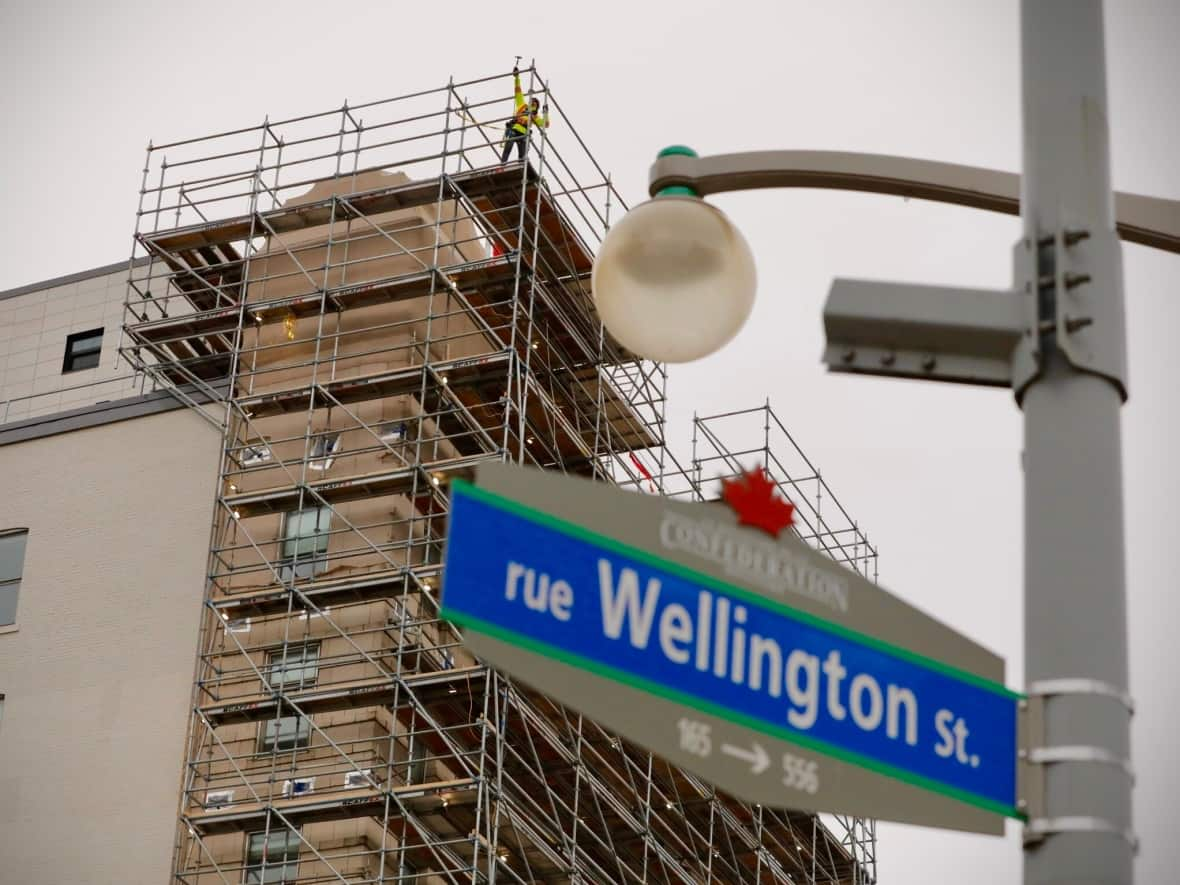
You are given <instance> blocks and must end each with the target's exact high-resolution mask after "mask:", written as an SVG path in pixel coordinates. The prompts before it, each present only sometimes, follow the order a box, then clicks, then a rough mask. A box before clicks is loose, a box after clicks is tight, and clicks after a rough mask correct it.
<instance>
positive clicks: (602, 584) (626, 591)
mask: <svg viewBox="0 0 1180 885" xmlns="http://www.w3.org/2000/svg"><path fill="white" fill-rule="evenodd" d="M598 594H599V599H600V600H601V602H602V632H603V633H605V634H606V635H607V636H608V637H610V638H611V639H618V638H619V636H621V635H622V633H623V622H624V621H627V622H628V625H629V628H630V640H631V645H633V646H634V647H635V648H647V641H648V637H649V636H650V635H651V623H652V619H653V618H654V617H655V613H656V603H657V602H658V600H659V598H660V582H659V580H657V579H656V578H649V579H648V582H647V587H646V588H645V589H644V593H643V602H642V604H641V603H640V601H639V575H638V574H636V572H635V569H630V568H625V569H623V570H622V571H620V572H619V583H618V585H617V586H616V585H615V583H614V580H613V578H612V575H611V566H610V562H609V561H608V560H606V559H599V560H598Z"/></svg>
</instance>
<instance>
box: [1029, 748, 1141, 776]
mask: <svg viewBox="0 0 1180 885" xmlns="http://www.w3.org/2000/svg"><path fill="white" fill-rule="evenodd" d="M1020 758H1022V759H1025V760H1027V761H1028V762H1029V764H1031V765H1051V764H1053V763H1055V762H1100V763H1105V764H1107V765H1117V766H1118V767H1119V768H1121V769H1122V770H1123V771H1125V772H1126V773H1127V776H1128V777H1130V778H1131V779H1132V780H1134V778H1135V771H1134V769H1132V768H1131V760H1130V759H1126V758H1124V757H1122V756H1119V755H1117V754H1115V753H1112V752H1110V750H1107V749H1105V748H1103V747H1087V746H1084V745H1069V746H1060V747H1031V748H1029V749H1028V750H1021V751H1020Z"/></svg>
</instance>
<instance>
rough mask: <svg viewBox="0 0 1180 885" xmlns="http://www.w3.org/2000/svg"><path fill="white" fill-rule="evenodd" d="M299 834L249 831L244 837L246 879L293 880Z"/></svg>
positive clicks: (290, 831)
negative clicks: (245, 837)
mask: <svg viewBox="0 0 1180 885" xmlns="http://www.w3.org/2000/svg"><path fill="white" fill-rule="evenodd" d="M299 847H300V843H299V834H298V833H296V832H294V831H292V830H271V831H270V832H269V833H265V832H263V833H251V834H250V835H249V836H248V837H247V839H246V882H247V883H250V885H253V883H256V882H257V883H262V882H294V881H295V879H296V878H298V876H299Z"/></svg>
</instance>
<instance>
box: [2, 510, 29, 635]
mask: <svg viewBox="0 0 1180 885" xmlns="http://www.w3.org/2000/svg"><path fill="white" fill-rule="evenodd" d="M16 537H21V538H24V542H23V543H22V544H21V545H20V554H19V557H18V561H17V563H16V569H15V571H14V572H13V574H14V575H15V577H7V578H6V577H4V574H5V572H3V571H0V597H2V596H3V595H4V594H7V593H8V592H11V593H12V620H11V621H5V620H3V618H4V615H3V606H2V605H0V630H3V629H4V628H6V627H15V626H16V625H17V623H18V621H17V617H16V616H17V610H18V609H19V607H20V589H21V583H22V582H23V581H24V577H25V559H26V557H27V556H28V552H29V530H28V529H27V528H12V529H3V530H0V543H3V542H4V540H6V539H7V538H16Z"/></svg>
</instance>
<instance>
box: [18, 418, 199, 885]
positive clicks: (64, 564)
mask: <svg viewBox="0 0 1180 885" xmlns="http://www.w3.org/2000/svg"><path fill="white" fill-rule="evenodd" d="M218 451H219V439H218V437H217V435H216V434H215V433H214V431H213V430H212V428H210V427H209V426H208V425H207V424H206V423H205V422H204V421H202V420H201V419H200V418H199V417H198V416H196V415H195V414H193V413H191V412H189V411H187V410H180V411H173V412H167V413H164V414H160V415H154V416H151V417H147V418H141V419H137V420H132V421H125V422H122V423H118V424H109V425H105V426H102V427H96V428H91V429H88V430H82V431H77V432H75V433H69V434H62V435H60V436H53V437H47V438H43V439H38V440H32V441H29V442H25V443H19V444H14V445H10V446H5V447H0V470H2V472H3V476H4V494H3V495H0V528H7V527H14V526H27V527H28V528H29V539H28V547H27V553H26V558H25V567H24V576H23V581H22V585H21V592H20V601H19V607H18V609H17V629H16V631H15V632H10V633H6V634H3V635H0V692H4V693H5V695H6V699H5V710H4V722H3V723H2V724H0V880H3V881H5V882H29V883H34V882H38V883H39V882H164V881H166V880H167V878H168V876H169V870H170V866H171V853H172V845H173V839H174V833H175V826H176V806H177V786H178V769H179V766H178V762H179V761H180V760H181V759H182V758H183V748H184V737H185V727H186V723H187V719H188V717H187V716H186V715H185V710H186V709H187V707H188V699H189V697H190V682H191V678H192V669H193V659H194V656H195V652H196V637H197V625H198V623H199V616H200V610H201V599H202V592H203V585H204V574H205V567H206V557H207V550H208V535H209V521H210V517H211V510H212V499H213V495H212V492H213V484H214V478H215V476H216V469H217V456H218Z"/></svg>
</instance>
